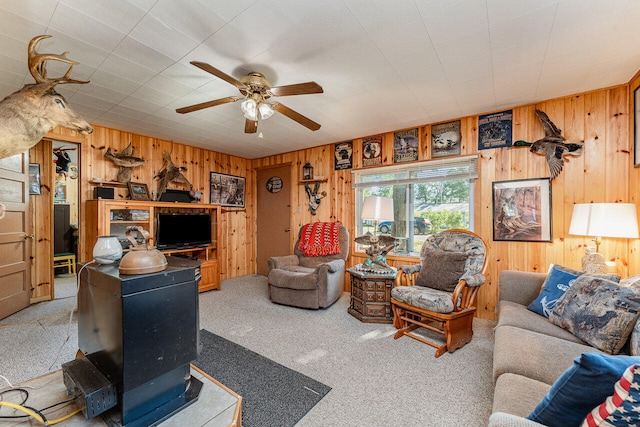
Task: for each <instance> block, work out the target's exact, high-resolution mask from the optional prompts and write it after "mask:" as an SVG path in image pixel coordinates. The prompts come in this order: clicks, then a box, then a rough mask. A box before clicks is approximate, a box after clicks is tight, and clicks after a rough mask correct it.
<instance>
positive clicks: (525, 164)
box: [252, 76, 640, 318]
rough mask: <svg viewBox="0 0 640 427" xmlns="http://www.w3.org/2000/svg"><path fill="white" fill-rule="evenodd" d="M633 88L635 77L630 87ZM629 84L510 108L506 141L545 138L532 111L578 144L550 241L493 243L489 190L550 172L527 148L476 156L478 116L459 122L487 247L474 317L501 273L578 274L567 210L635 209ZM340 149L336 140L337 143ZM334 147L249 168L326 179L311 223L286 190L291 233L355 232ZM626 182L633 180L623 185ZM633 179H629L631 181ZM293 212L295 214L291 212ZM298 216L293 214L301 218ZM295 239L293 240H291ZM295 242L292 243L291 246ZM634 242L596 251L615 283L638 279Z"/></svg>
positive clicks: (356, 257) (388, 158)
mask: <svg viewBox="0 0 640 427" xmlns="http://www.w3.org/2000/svg"><path fill="white" fill-rule="evenodd" d="M634 85H635V86H638V85H640V76H639V77H637V78H635V79H634V80H633V81H632V82H631V86H632V87H633V86H634ZM629 97H630V96H629V85H622V86H617V87H613V88H608V89H602V90H597V91H593V92H588V93H584V94H578V95H573V96H569V97H565V98H559V99H553V100H548V101H545V102H542V103H539V104H535V105H525V106H520V107H515V108H513V121H514V122H513V139H514V141H516V140H524V141H528V142H533V141H535V140H537V139H539V138H541V137H542V136H543V135H544V130H543V129H542V125H541V124H540V121H539V120H538V118H537V116H536V114H535V109H536V108H539V109H542V110H543V111H545V112H546V113H547V114H548V115H549V117H550V118H551V120H552V121H553V122H554V123H555V124H556V125H557V126H558V127H559V128H561V129H562V130H563V135H564V136H565V137H566V138H567V140H568V141H575V142H583V141H584V143H585V147H584V152H583V154H582V155H581V156H577V157H570V158H569V160H568V161H567V162H566V163H565V167H564V170H563V172H562V173H561V174H560V176H558V177H557V178H556V179H555V180H554V181H552V240H553V241H552V242H549V243H546V242H544V243H528V242H503V241H499V242H494V241H493V217H492V183H493V182H494V181H508V180H514V179H528V178H541V177H548V176H549V171H548V167H547V164H546V160H545V158H544V157H543V156H539V155H535V154H532V153H530V152H529V149H528V147H512V148H501V149H490V150H478V148H477V146H478V144H477V120H478V117H477V116H472V117H464V118H461V119H460V120H461V131H462V138H463V141H462V150H461V151H462V153H461V154H462V155H466V154H478V155H479V159H478V167H479V175H480V177H479V179H478V180H477V181H476V187H475V205H474V212H475V224H474V228H475V231H476V232H477V233H478V234H479V235H480V236H482V238H483V239H484V240H485V241H486V242H487V244H488V246H489V254H490V259H489V269H488V271H487V277H488V281H487V284H486V285H485V286H483V287H482V288H481V289H480V292H479V294H478V302H477V304H478V316H480V317H484V318H494V317H495V315H494V310H495V306H496V302H497V285H498V283H497V278H498V276H499V272H500V271H501V270H504V269H515V270H522V271H542V272H544V271H547V269H548V268H549V265H550V264H551V263H560V264H564V265H567V266H569V267H573V268H580V259H581V258H582V255H583V254H584V248H585V246H587V245H591V244H592V242H591V241H590V239H588V238H585V237H580V236H570V235H568V233H567V232H568V229H569V223H570V221H571V214H572V212H573V204H574V203H585V202H628V201H631V202H635V201H637V200H638V198H640V188H638V184H636V183H637V182H638V176H637V173H638V169H634V168H633V167H632V164H633V152H632V146H633V144H632V139H633V133H629V132H630V123H629V122H630V120H629V117H628V112H629V111H632V105H631V104H630V101H629ZM430 131H431V126H430V125H426V126H424V127H422V128H421V130H420V134H421V143H420V144H421V145H420V150H419V160H420V161H422V160H428V159H429V156H430V153H431V150H430V147H429V146H430V142H431V137H430ZM392 141H393V132H390V133H387V134H385V138H384V147H383V165H391V164H393V156H392V151H391V150H392V145H391V144H392ZM336 142H340V141H336ZM353 143H354V144H353V148H354V152H353V164H354V168H360V167H361V164H362V161H361V159H362V143H361V139H355V140H354V141H353ZM332 149H333V145H327V146H323V147H317V148H313V149H307V150H300V151H297V152H293V153H287V154H285V155H279V156H272V157H267V158H263V159H258V160H254V161H252V167H253V168H258V167H265V166H270V165H275V164H279V163H285V162H291V164H292V168H293V169H292V173H293V175H294V176H295V175H296V174H299V173H300V172H301V168H302V165H304V163H306V162H307V161H309V162H310V163H311V164H312V165H313V166H314V171H315V173H316V175H323V176H325V177H328V178H329V180H328V182H327V191H328V192H329V194H328V196H327V197H326V198H325V199H323V202H322V204H321V206H320V209H318V214H317V216H315V217H312V216H310V215H309V213H308V208H307V206H306V203H307V196H306V194H304V192H303V191H301V190H300V189H298V190H297V191H296V189H294V190H293V193H294V194H293V197H292V206H294V209H292V227H293V229H295V227H299V226H301V225H303V224H304V223H306V222H309V221H333V220H339V221H341V222H343V223H344V224H345V225H346V226H347V228H348V229H349V231H350V233H351V234H352V236H353V235H354V230H355V223H354V221H355V218H354V206H353V204H354V193H353V190H352V189H351V173H350V171H349V170H346V171H333V164H332V155H333V152H332ZM629 176H631V177H632V179H629ZM634 176H635V179H634V178H633V177H634ZM296 206H297V207H299V208H298V209H297V210H296V208H295V207H296ZM300 210H301V212H298V211H300ZM293 234H294V233H292V235H293ZM293 240H295V239H292V242H291V244H292V245H293V243H294V241H293ZM639 249H640V248H639V247H638V242H637V241H627V240H625V239H604V242H603V244H602V246H601V252H602V253H603V254H605V256H606V258H607V259H608V260H614V261H616V263H617V265H618V270H619V271H618V272H619V274H621V275H622V276H628V275H631V274H637V273H640V262H638V261H636V260H635V259H633V258H635V257H633V256H632V255H633V254H637V253H638V250H639ZM363 258H364V257H363V255H362V254H357V253H353V252H352V255H351V257H350V258H349V260H348V261H347V263H348V265H350V266H352V265H355V264H357V263H359V262H362V260H363ZM389 258H390V262H391V263H392V264H393V265H399V264H407V263H411V262H414V263H415V262H416V261H417V260H416V259H412V258H407V257H402V258H399V257H394V256H393V255H392V256H390V257H389Z"/></svg>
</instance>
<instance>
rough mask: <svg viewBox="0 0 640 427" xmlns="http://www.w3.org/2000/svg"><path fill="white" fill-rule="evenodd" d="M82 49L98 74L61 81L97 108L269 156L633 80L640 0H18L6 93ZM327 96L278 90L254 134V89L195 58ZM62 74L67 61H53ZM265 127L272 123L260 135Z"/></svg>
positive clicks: (3, 42)
mask: <svg viewBox="0 0 640 427" xmlns="http://www.w3.org/2000/svg"><path fill="white" fill-rule="evenodd" d="M39 34H50V35H52V36H53V38H50V39H47V40H43V41H42V42H41V43H40V45H39V46H38V50H39V51H40V52H49V53H62V52H64V51H70V54H69V58H71V59H73V60H76V61H78V62H80V64H79V65H76V66H75V67H74V69H73V72H72V77H73V78H76V79H85V80H91V83H90V84H87V85H60V86H58V91H59V92H60V93H62V94H63V95H65V97H66V98H67V100H68V101H69V103H70V104H71V106H72V107H73V108H74V109H76V110H77V111H79V112H80V113H81V114H82V115H83V116H84V117H85V118H86V119H87V120H88V121H89V122H91V123H94V124H97V125H102V126H108V127H114V128H118V129H122V130H127V131H131V132H135V133H139V134H143V135H149V136H152V137H157V138H161V139H166V140H172V141H175V142H179V143H184V144H188V145H193V146H197V147H202V148H206V149H210V150H214V151H218V152H222V153H227V154H231V155H236V156H240V157H244V158H249V159H252V158H259V157H264V156H268V155H273V154H279V153H284V152H288V151H293V150H300V149H304V148H308V147H314V146H318V145H323V144H328V143H333V142H341V141H345V140H350V139H353V138H358V137H362V136H367V135H372V134H377V133H383V132H389V131H393V130H399V129H403V128H409V127H413V126H417V125H424V124H428V123H434V122H438V121H445V120H449V119H454V118H458V117H464V116H468V115H474V114H478V113H485V112H491V111H497V110H501V109H504V108H508V107H513V106H517V105H523V104H529V103H533V102H537V101H542V100H545V99H549V98H555V97H560V96H564V95H568V94H573V93H579V92H583V91H587V90H591V89H598V88H602V87H607V86H612V85H617V84H621V83H626V82H628V81H629V80H630V79H631V77H632V76H633V75H634V73H635V72H636V71H637V70H638V69H640V1H639V0H459V1H453V0H393V1H389V0H315V1H311V0H309V1H301V0H198V1H196V0H189V1H186V0H129V1H127V0H89V1H88V0H57V1H56V0H2V2H0V94H1V95H8V94H9V93H11V92H13V91H15V90H17V89H19V88H20V87H22V85H23V84H26V83H32V82H33V80H32V77H31V75H30V74H29V73H28V72H27V65H26V59H27V54H26V51H27V43H28V42H29V40H30V39H31V38H32V37H34V36H36V35H39ZM194 60H196V61H203V62H207V63H209V64H211V65H213V66H214V67H216V68H218V69H220V70H221V71H223V72H225V73H227V74H230V75H232V76H234V77H236V78H240V77H242V76H244V75H245V74H247V73H248V72H250V71H259V72H262V73H263V74H264V75H265V76H266V77H267V79H269V80H270V81H271V83H273V84H274V85H287V84H293V83H300V82H306V81H315V82H317V83H319V84H320V85H321V86H322V87H323V88H324V93H323V94H315V95H300V96H290V97H280V98H274V99H276V100H277V101H278V102H281V103H283V104H284V105H286V106H288V107H290V108H293V109H295V110H296V111H298V112H299V113H301V114H303V115H305V116H307V117H309V118H310V119H312V120H314V121H316V122H318V123H320V124H321V125H322V127H321V129H320V130H318V131H316V132H312V131H310V130H308V129H307V128H305V127H303V126H301V125H299V124H298V123H296V122H294V121H293V120H291V119H289V118H287V117H285V116H283V115H281V114H278V113H276V114H275V115H274V116H273V117H271V118H270V119H268V120H266V121H263V122H260V123H259V126H258V133H256V134H249V135H247V134H245V133H244V118H243V116H242V113H241V111H240V103H239V102H235V103H230V104H225V105H220V106H216V107H212V108H208V109H205V110H201V111H198V112H194V113H189V114H184V115H182V114H178V113H176V112H175V109H176V108H179V107H185V106H188V105H192V104H196V103H200V102H205V101H209V100H213V99H217V98H223V97H227V96H231V95H239V92H238V90H237V89H236V88H235V87H233V86H232V85H230V84H229V83H227V82H225V81H223V80H221V79H219V78H216V77H214V76H212V75H210V74H208V73H205V72H204V71H202V70H200V69H199V68H196V67H194V66H192V65H190V64H189V61H194ZM48 70H49V75H50V76H52V75H55V74H62V73H63V72H64V70H65V67H63V66H62V64H49V66H48ZM260 133H262V135H263V137H262V138H261V137H259V134H260Z"/></svg>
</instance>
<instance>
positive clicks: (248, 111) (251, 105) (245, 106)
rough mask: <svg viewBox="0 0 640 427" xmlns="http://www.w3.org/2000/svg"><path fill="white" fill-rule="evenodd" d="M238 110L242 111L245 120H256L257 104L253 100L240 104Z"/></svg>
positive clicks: (249, 99)
mask: <svg viewBox="0 0 640 427" xmlns="http://www.w3.org/2000/svg"><path fill="white" fill-rule="evenodd" d="M240 108H241V109H242V112H243V113H244V117H245V118H247V119H249V120H254V121H255V120H257V119H258V103H257V102H256V101H255V99H253V98H247V99H245V100H244V101H242V104H240Z"/></svg>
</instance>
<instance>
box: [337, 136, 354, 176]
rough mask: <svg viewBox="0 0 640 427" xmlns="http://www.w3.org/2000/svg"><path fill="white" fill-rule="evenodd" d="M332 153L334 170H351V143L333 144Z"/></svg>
mask: <svg viewBox="0 0 640 427" xmlns="http://www.w3.org/2000/svg"><path fill="white" fill-rule="evenodd" d="M334 153H335V154H334V155H335V158H334V160H335V167H334V169H335V170H342V169H351V168H352V167H353V141H349V142H340V143H338V144H335V145H334Z"/></svg>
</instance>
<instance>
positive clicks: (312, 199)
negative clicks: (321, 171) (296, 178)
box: [304, 182, 327, 215]
mask: <svg viewBox="0 0 640 427" xmlns="http://www.w3.org/2000/svg"><path fill="white" fill-rule="evenodd" d="M304 189H305V190H306V191H307V196H309V212H311V215H315V214H316V211H317V210H318V207H319V206H320V201H321V200H322V198H323V197H326V196H327V192H326V191H323V192H321V193H318V191H319V190H320V183H319V182H316V183H315V184H314V186H313V190H312V189H311V186H310V185H309V183H308V182H305V183H304Z"/></svg>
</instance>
